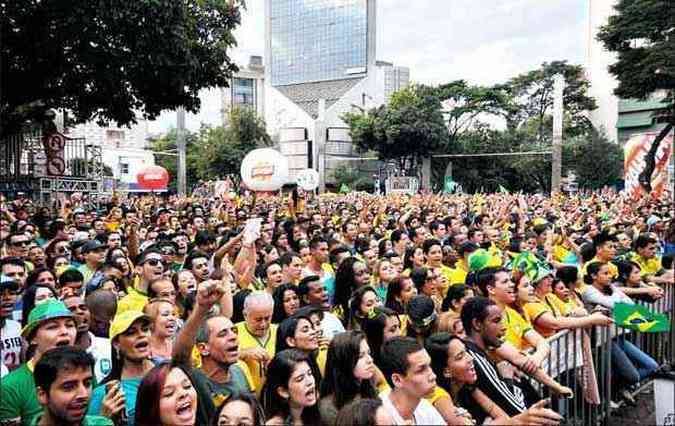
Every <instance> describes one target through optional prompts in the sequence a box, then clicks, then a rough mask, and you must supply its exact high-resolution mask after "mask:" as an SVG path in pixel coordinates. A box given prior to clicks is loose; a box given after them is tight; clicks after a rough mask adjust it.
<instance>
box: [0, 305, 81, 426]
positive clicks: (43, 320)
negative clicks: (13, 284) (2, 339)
mask: <svg viewBox="0 0 675 426" xmlns="http://www.w3.org/2000/svg"><path fill="white" fill-rule="evenodd" d="M76 332H77V331H76V328H75V321H74V319H73V314H72V313H70V311H69V310H68V308H66V306H65V305H64V304H63V302H61V301H58V300H54V299H49V300H47V301H45V302H43V303H41V304H39V305H37V306H35V308H33V310H32V311H31V312H30V315H29V316H28V323H27V324H26V326H25V327H24V328H23V330H22V331H21V336H22V337H23V338H24V339H25V340H26V342H28V344H29V345H32V346H33V347H34V350H33V356H32V357H31V359H30V360H28V362H26V363H24V364H22V365H21V366H20V367H19V368H17V369H16V370H14V371H12V372H11V373H10V374H8V375H7V376H5V377H3V379H2V381H1V382H0V401H2V403H1V404H0V424H2V425H19V424H28V423H29V422H30V421H31V419H32V418H33V417H35V416H36V415H38V414H39V413H40V412H41V411H42V407H41V406H40V403H39V401H38V398H37V392H36V389H35V377H34V374H33V373H34V369H35V364H36V363H37V362H38V361H39V360H40V358H41V357H42V355H43V354H44V353H45V352H47V351H48V350H50V349H52V348H55V347H57V346H71V345H73V343H75V335H76Z"/></svg>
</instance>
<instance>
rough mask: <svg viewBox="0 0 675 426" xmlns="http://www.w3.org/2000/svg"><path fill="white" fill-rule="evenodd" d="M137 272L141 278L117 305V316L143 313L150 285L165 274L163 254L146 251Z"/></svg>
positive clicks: (155, 251) (142, 255)
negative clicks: (128, 313) (123, 313)
mask: <svg viewBox="0 0 675 426" xmlns="http://www.w3.org/2000/svg"><path fill="white" fill-rule="evenodd" d="M136 270H137V271H138V272H140V277H138V278H137V279H136V282H135V283H134V285H133V286H130V287H129V288H128V289H127V295H126V296H124V297H123V298H122V299H121V300H120V301H119V303H117V315H120V314H121V313H122V312H126V311H130V310H133V311H142V310H143V307H144V306H145V305H147V304H148V287H149V286H150V283H151V282H152V281H155V280H157V279H159V278H162V277H163V274H164V260H163V259H162V253H160V252H159V251H157V250H146V251H145V252H144V253H143V254H141V257H140V261H139V262H138V265H137V266H136Z"/></svg>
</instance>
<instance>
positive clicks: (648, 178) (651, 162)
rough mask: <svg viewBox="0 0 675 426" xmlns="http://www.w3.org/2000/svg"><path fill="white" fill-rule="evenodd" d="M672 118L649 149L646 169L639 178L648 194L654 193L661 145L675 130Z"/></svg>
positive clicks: (646, 157) (646, 156)
mask: <svg viewBox="0 0 675 426" xmlns="http://www.w3.org/2000/svg"><path fill="white" fill-rule="evenodd" d="M674 116H675V114H674ZM672 118H673V116H671V120H670V121H671V122H670V123H668V125H667V126H666V127H664V128H663V129H662V130H661V132H660V133H659V135H658V136H657V137H656V138H655V139H654V141H652V146H651V147H650V148H649V152H647V155H645V168H644V170H642V173H640V176H638V182H640V186H642V188H644V190H645V192H647V194H649V193H651V192H652V174H654V169H655V168H656V153H657V151H658V150H659V145H660V144H661V141H663V139H665V137H666V136H668V133H670V131H671V130H672V129H673V123H672V121H673V120H672Z"/></svg>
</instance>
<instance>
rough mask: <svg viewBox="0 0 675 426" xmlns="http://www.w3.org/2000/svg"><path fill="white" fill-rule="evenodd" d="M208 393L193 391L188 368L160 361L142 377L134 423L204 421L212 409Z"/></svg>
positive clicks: (166, 425) (181, 425)
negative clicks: (160, 362)
mask: <svg viewBox="0 0 675 426" xmlns="http://www.w3.org/2000/svg"><path fill="white" fill-rule="evenodd" d="M209 403H210V398H209V397H208V394H205V393H204V392H197V386H196V384H195V381H194V379H193V378H192V375H191V373H190V371H189V370H188V369H187V368H185V367H184V366H182V365H180V364H174V363H170V362H165V363H162V364H160V365H158V366H156V367H154V368H153V369H152V370H150V371H149V372H148V374H146V375H145V377H143V380H142V381H141V384H140V386H139V387H138V394H137V396H136V414H135V424H136V426H156V425H161V426H192V425H196V424H200V425H203V424H207V423H208V421H209V415H210V413H211V412H213V411H214V409H213V404H209Z"/></svg>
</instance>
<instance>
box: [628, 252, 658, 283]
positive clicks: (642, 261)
mask: <svg viewBox="0 0 675 426" xmlns="http://www.w3.org/2000/svg"><path fill="white" fill-rule="evenodd" d="M630 260H631V261H633V262H635V263H637V264H638V265H639V266H640V276H641V277H644V276H646V275H656V273H658V272H659V271H660V270H661V269H663V265H662V264H661V258H659V257H656V256H654V257H652V258H650V259H647V258H644V257H642V256H640V255H639V254H637V253H633V255H632V256H631V257H630Z"/></svg>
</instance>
